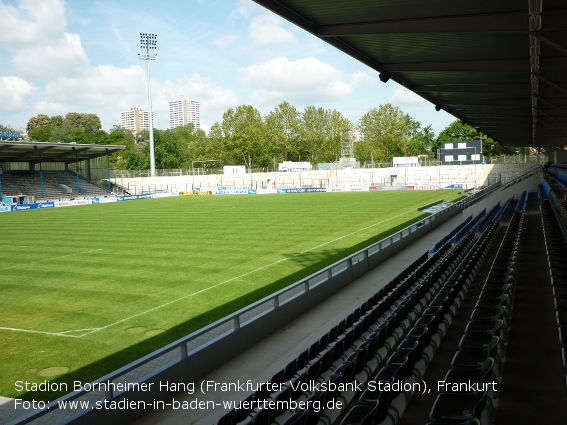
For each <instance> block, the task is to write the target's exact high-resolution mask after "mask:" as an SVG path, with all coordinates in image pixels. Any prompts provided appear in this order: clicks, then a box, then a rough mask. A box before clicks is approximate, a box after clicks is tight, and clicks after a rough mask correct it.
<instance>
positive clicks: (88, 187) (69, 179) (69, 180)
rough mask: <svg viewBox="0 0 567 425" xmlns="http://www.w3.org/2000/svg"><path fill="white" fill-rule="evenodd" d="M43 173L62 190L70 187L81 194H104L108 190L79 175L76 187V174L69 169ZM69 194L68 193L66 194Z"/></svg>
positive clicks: (107, 192)
mask: <svg viewBox="0 0 567 425" xmlns="http://www.w3.org/2000/svg"><path fill="white" fill-rule="evenodd" d="M43 175H44V176H45V177H46V178H48V179H50V180H52V181H53V182H55V183H56V184H57V185H59V186H60V187H61V188H62V189H63V190H64V189H65V187H67V188H70V189H71V190H72V191H73V192H74V193H76V194H80V195H82V196H98V195H100V196H105V195H109V194H110V192H109V191H107V190H105V189H103V188H101V187H99V186H97V185H96V184H94V183H92V182H91V181H89V180H86V179H85V178H83V177H81V176H79V182H78V187H77V175H76V174H75V173H72V172H70V171H44V172H43ZM67 196H69V194H67Z"/></svg>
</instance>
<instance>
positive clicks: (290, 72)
mask: <svg viewBox="0 0 567 425" xmlns="http://www.w3.org/2000/svg"><path fill="white" fill-rule="evenodd" d="M239 74H240V78H241V80H242V82H243V83H244V84H247V85H249V86H251V87H253V88H254V91H253V92H252V95H251V100H252V101H253V103H259V104H262V105H271V104H273V103H274V102H278V101H283V100H287V101H289V102H300V103H302V104H306V103H309V104H314V103H317V102H322V101H331V100H335V99H338V98H340V97H342V96H346V95H348V94H350V93H351V92H352V90H353V88H352V86H351V85H349V84H347V83H345V82H344V81H343V74H342V73H341V72H340V71H339V70H337V69H336V68H333V67H332V66H330V65H327V64H326V63H323V62H321V61H319V60H317V59H315V58H306V59H298V60H296V61H291V62H290V61H289V60H288V59H287V58H285V57H280V58H276V59H272V60H270V61H267V62H264V63H261V64H258V65H251V66H249V67H247V68H245V69H239Z"/></svg>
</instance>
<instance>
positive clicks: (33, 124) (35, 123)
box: [26, 114, 51, 133]
mask: <svg viewBox="0 0 567 425" xmlns="http://www.w3.org/2000/svg"><path fill="white" fill-rule="evenodd" d="M49 124H51V119H50V118H49V117H48V116H47V115H45V114H38V115H37V116H36V117H31V118H30V119H29V121H28V124H27V126H26V131H27V132H28V133H29V131H30V130H33V129H34V128H37V127H40V126H42V125H49Z"/></svg>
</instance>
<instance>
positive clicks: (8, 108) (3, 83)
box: [0, 77, 35, 113]
mask: <svg viewBox="0 0 567 425" xmlns="http://www.w3.org/2000/svg"><path fill="white" fill-rule="evenodd" d="M34 91H35V86H33V85H32V84H30V83H28V82H27V81H26V80H24V79H23V78H20V77H0V99H2V100H1V101H0V111H2V112H6V113H7V112H18V111H22V110H25V109H27V108H28V103H27V102H28V99H29V97H30V96H31V94H32V93H33V92H34Z"/></svg>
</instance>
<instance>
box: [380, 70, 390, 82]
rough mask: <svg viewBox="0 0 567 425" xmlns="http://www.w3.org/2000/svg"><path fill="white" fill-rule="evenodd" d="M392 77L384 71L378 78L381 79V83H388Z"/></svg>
mask: <svg viewBox="0 0 567 425" xmlns="http://www.w3.org/2000/svg"><path fill="white" fill-rule="evenodd" d="M390 77H391V75H390V73H389V72H388V71H382V72H381V73H380V75H378V78H380V81H382V82H383V83H387V82H388V80H389V79H390Z"/></svg>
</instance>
